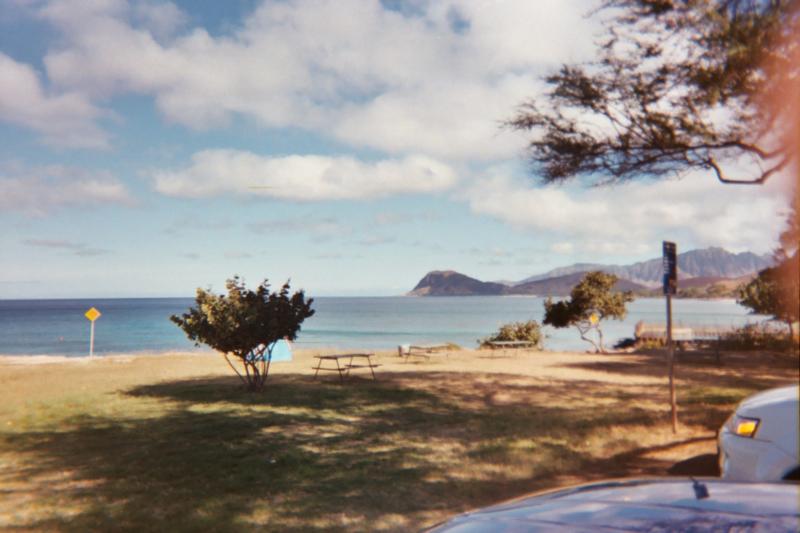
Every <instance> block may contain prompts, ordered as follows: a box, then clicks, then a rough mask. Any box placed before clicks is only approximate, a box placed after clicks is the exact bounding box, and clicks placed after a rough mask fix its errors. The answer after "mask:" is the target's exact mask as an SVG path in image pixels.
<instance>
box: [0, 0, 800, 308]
mask: <svg viewBox="0 0 800 533" xmlns="http://www.w3.org/2000/svg"><path fill="white" fill-rule="evenodd" d="M593 5H594V4H593V3H592V2H587V1H567V0H558V1H556V0H542V1H537V2H528V1H508V2H497V3H491V5H489V3H487V2H485V1H481V0H438V1H425V0H409V1H407V2H403V1H400V0H397V1H388V0H387V1H384V2H370V1H368V0H331V1H325V0H316V1H303V0H297V1H290V0H287V1H264V2H260V1H254V0H238V1H226V2H218V1H211V0H204V1H189V0H186V1H182V2H175V3H171V2H156V1H151V0H143V1H131V2H125V1H122V0H53V1H45V0H0V140H1V141H2V142H0V223H2V227H3V228H4V231H3V232H2V233H0V250H2V252H0V298H44V297H81V296H85V297H114V296H188V295H191V294H193V291H194V288H195V287H198V286H203V287H208V286H212V287H214V288H216V289H220V288H221V287H222V286H223V283H224V280H225V279H226V278H227V277H230V276H231V275H233V274H240V275H242V276H244V277H245V278H246V279H247V280H248V281H250V282H257V281H260V280H261V279H263V278H265V277H268V278H270V279H271V280H273V281H274V282H275V283H276V284H277V283H280V282H282V281H283V280H284V279H286V278H289V277H291V278H292V281H293V285H294V286H296V287H302V288H305V289H306V290H307V291H308V292H309V293H311V294H312V295H385V294H401V293H403V292H405V291H407V290H409V289H410V288H412V287H413V285H414V284H415V283H416V282H417V280H418V279H419V278H420V277H422V276H423V275H424V274H425V273H426V272H427V271H429V270H434V269H455V270H459V271H461V272H464V273H466V274H468V275H471V276H474V277H478V278H480V279H485V280H495V279H521V278H524V277H527V276H529V275H532V274H535V273H540V272H543V271H546V270H548V269H550V268H553V267H557V266H562V265H566V264H571V263H574V262H584V261H591V262H609V263H628V262H632V261H636V260H642V259H648V258H651V257H656V256H658V255H659V253H660V246H661V241H662V240H663V239H671V240H675V241H677V242H678V246H679V250H689V249H692V248H698V247H704V246H723V247H725V248H727V249H729V250H732V251H742V250H752V251H755V252H759V253H764V252H769V251H771V250H772V248H773V247H774V246H775V243H776V236H777V234H778V233H779V232H780V228H781V226H782V224H783V220H784V218H785V209H786V202H785V198H784V195H785V191H786V188H787V186H788V185H787V183H788V179H787V178H786V177H780V176H779V177H777V178H775V179H773V180H771V181H770V183H769V184H768V185H767V186H765V187H760V188H747V189H743V188H738V187H725V186H722V185H719V184H718V183H717V182H715V181H714V179H713V176H710V175H703V174H695V175H690V176H687V177H685V178H684V179H682V180H679V181H678V180H669V181H661V182H649V181H643V182H639V183H633V184H629V185H625V186H622V187H615V188H603V189H596V188H594V189H592V188H590V189H585V188H581V187H580V186H579V185H577V184H574V185H570V186H567V187H542V186H540V185H539V184H538V183H537V182H536V180H535V177H534V176H531V175H530V173H529V170H528V168H527V167H526V163H525V158H524V146H525V138H524V136H522V135H520V134H518V133H514V132H510V131H508V130H504V129H503V128H501V127H500V126H499V124H500V123H501V122H502V121H503V120H504V119H508V118H509V117H510V116H511V115H513V113H514V110H515V107H516V106H517V105H518V104H519V103H520V102H521V101H523V100H524V99H526V98H528V97H530V96H535V95H536V94H538V93H539V92H540V91H541V90H542V83H541V81H540V80H541V76H542V75H544V74H546V73H548V72H550V71H552V70H553V69H555V68H557V67H558V66H559V65H560V64H561V63H563V62H574V61H583V60H588V59H590V58H591V57H592V53H593V44H592V43H593V39H594V38H595V36H596V35H597V32H598V23H597V21H596V20H595V19H593V18H590V17H586V16H585V14H586V13H588V12H589V11H590V10H591V8H592V6H593Z"/></svg>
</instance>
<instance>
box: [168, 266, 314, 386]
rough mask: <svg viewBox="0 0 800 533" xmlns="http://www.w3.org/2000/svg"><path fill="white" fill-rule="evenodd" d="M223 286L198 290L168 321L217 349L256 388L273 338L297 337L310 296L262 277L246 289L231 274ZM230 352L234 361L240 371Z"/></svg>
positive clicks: (269, 358)
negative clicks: (273, 287) (274, 287)
mask: <svg viewBox="0 0 800 533" xmlns="http://www.w3.org/2000/svg"><path fill="white" fill-rule="evenodd" d="M225 287H226V288H227V289H228V294H227V295H224V294H221V295H216V294H213V293H211V292H210V291H205V290H203V289H197V295H196V297H195V302H196V304H197V307H191V308H189V312H188V313H184V314H183V315H180V316H178V315H173V316H171V317H170V320H171V321H172V322H174V323H175V324H177V325H178V327H180V328H181V329H182V330H183V331H184V333H186V336H187V337H189V339H190V340H192V341H194V343H195V345H196V346H199V345H200V344H201V343H202V344H206V345H208V346H210V347H211V348H213V349H215V350H218V351H220V352H222V355H223V356H224V357H225V360H226V361H227V362H228V365H229V366H230V367H231V368H232V369H233V371H234V372H236V375H237V376H239V379H241V380H242V382H243V383H244V384H245V385H246V386H247V388H248V389H250V390H261V389H263V388H264V382H265V381H266V379H267V375H268V374H269V367H270V363H271V361H272V349H273V347H274V346H275V342H276V341H278V340H280V339H289V340H294V339H295V338H297V333H298V332H299V331H300V325H301V324H302V323H303V320H305V319H306V318H308V317H310V316H311V315H313V314H314V310H313V309H311V304H312V302H313V301H314V300H313V299H308V300H306V298H305V294H304V293H303V291H298V292H295V293H294V294H292V295H291V296H290V295H289V282H288V281H287V282H286V283H285V284H284V285H283V286H282V287H281V289H280V290H279V291H277V292H270V291H269V283H268V282H267V280H264V281H263V282H262V283H261V285H259V286H258V288H257V289H256V290H255V291H251V290H248V289H247V288H245V285H244V281H242V280H241V279H240V278H239V277H238V276H234V277H233V279H229V280H228V281H227V282H226V283H225ZM229 355H233V356H234V357H236V358H237V359H238V360H239V362H240V363H241V367H242V371H239V369H237V368H236V366H235V365H234V364H233V362H232V361H231V359H230V357H229Z"/></svg>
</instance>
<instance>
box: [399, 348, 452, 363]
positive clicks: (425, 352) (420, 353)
mask: <svg viewBox="0 0 800 533" xmlns="http://www.w3.org/2000/svg"><path fill="white" fill-rule="evenodd" d="M449 351H450V345H449V344H412V345H410V346H408V349H407V350H405V352H403V351H402V350H401V351H400V355H401V357H402V356H404V357H405V358H406V361H408V358H409V357H424V358H426V359H430V357H431V355H433V354H436V353H444V354H445V355H447V357H448V358H449V357H450V355H449V354H448V352H449Z"/></svg>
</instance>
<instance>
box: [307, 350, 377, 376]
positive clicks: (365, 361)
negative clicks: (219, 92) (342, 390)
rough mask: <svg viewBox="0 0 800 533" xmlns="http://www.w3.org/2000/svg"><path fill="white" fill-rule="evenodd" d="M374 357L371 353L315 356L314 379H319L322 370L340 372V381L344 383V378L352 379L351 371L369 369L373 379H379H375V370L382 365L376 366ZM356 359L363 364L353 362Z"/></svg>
mask: <svg viewBox="0 0 800 533" xmlns="http://www.w3.org/2000/svg"><path fill="white" fill-rule="evenodd" d="M374 355H375V354H374V353H371V352H365V353H340V354H329V355H315V356H314V357H315V358H316V359H317V366H316V367H312V370H314V379H317V375H318V374H319V371H320V370H327V371H331V372H338V373H339V381H340V382H342V383H344V378H345V377H350V371H351V370H354V369H358V368H369V370H370V372H372V379H377V378H376V377H375V369H376V368H377V367H379V366H381V365H379V364H375V363H374V362H373V361H372V357H373V356H374ZM355 359H360V360H362V362H360V363H354V362H353V361H354V360H355ZM323 363H325V366H323ZM334 365H335V366H334Z"/></svg>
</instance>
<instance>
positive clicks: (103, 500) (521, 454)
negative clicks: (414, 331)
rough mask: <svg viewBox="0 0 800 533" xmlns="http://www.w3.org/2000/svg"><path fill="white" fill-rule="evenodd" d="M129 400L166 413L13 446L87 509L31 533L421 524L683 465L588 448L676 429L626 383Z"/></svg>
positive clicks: (272, 390)
mask: <svg viewBox="0 0 800 533" xmlns="http://www.w3.org/2000/svg"><path fill="white" fill-rule="evenodd" d="M125 398H126V401H131V402H135V401H138V400H141V399H147V400H148V401H152V400H154V399H155V400H158V401H159V402H162V404H163V406H164V411H163V412H162V413H160V414H158V415H157V416H153V417H151V418H132V419H122V420H118V419H109V418H97V417H87V416H82V417H80V418H75V419H72V420H68V421H66V422H67V424H66V426H67V427H68V429H66V430H63V431H55V430H54V431H40V432H27V433H25V432H23V433H12V434H5V435H4V436H3V437H2V439H3V443H2V444H3V445H4V447H6V448H10V449H13V450H16V451H19V452H22V453H27V454H30V455H31V456H32V457H33V458H34V460H32V461H30V462H29V463H28V465H27V467H25V469H24V470H20V471H18V472H16V475H17V476H18V477H19V479H37V478H45V479H46V478H47V477H48V476H52V475H53V473H54V472H62V471H67V472H70V473H71V477H70V482H69V483H68V484H64V485H63V486H61V487H59V488H58V489H57V491H56V492H57V494H56V493H53V494H47V495H46V496H45V499H46V500H48V501H46V502H44V504H49V505H66V506H67V507H70V506H77V509H78V510H77V511H76V512H75V513H74V514H72V515H71V516H70V517H69V518H62V517H57V518H48V519H43V520H41V521H39V522H38V523H33V524H25V526H26V528H35V529H58V530H71V531H86V530H170V531H191V530H215V531H239V530H250V529H253V528H255V527H261V528H266V529H268V530H280V531H313V530H343V531H344V530H347V531H352V530H382V529H383V530H390V529H395V530H409V529H417V528H419V527H421V526H423V525H425V523H426V521H428V522H429V521H430V516H434V515H436V513H439V515H441V514H449V513H452V512H457V511H462V510H464V509H466V508H469V507H474V506H479V505H486V504H488V503H491V502H494V501H497V500H501V499H505V498H509V497H512V496H516V495H518V494H520V493H524V492H527V491H531V490H535V489H540V488H546V487H550V486H552V485H553V483H554V482H555V480H557V479H558V478H559V477H560V476H563V475H564V474H565V473H574V474H576V475H578V476H582V477H583V478H585V479H595V478H601V477H608V476H609V475H614V476H616V475H626V474H631V473H634V474H657V473H664V472H665V471H666V469H667V468H668V467H669V464H667V463H665V462H663V461H658V460H655V459H645V458H644V455H645V454H646V453H647V452H649V451H652V448H645V447H641V446H636V445H635V444H633V445H631V446H629V447H630V448H631V450H630V451H628V452H626V453H624V454H618V455H616V456H614V457H612V458H611V459H598V458H597V457H592V456H591V454H588V453H587V451H586V450H584V449H582V448H581V446H580V443H581V442H583V441H584V439H586V438H588V437H590V436H592V435H595V434H598V433H603V432H606V431H607V429H608V428H610V427H614V428H617V429H618V430H619V428H625V427H626V426H631V427H632V426H642V425H653V424H657V423H660V422H661V421H660V419H657V417H659V416H660V414H658V413H653V412H652V411H647V410H644V409H640V408H637V407H635V406H633V405H631V402H630V392H628V391H626V390H625V389H624V388H622V387H615V386H613V385H607V384H606V385H601V386H599V385H598V384H597V383H595V382H583V381H570V382H568V383H567V382H555V381H549V382H546V383H544V382H536V381H535V380H528V381H527V382H522V381H515V380H513V379H510V378H509V377H508V376H500V375H496V376H493V375H489V376H487V375H481V376H476V375H467V374H457V373H436V372H431V373H423V372H414V373H406V374H394V375H393V377H392V379H391V380H385V381H378V382H372V381H363V380H358V381H353V382H350V383H347V384H345V385H339V384H334V383H321V382H315V381H313V380H312V379H311V378H310V377H309V376H301V375H281V376H276V377H275V378H274V379H273V378H271V381H270V382H269V383H268V385H267V388H266V390H265V391H264V392H263V393H262V394H252V393H247V392H245V391H243V390H242V389H241V388H240V387H238V386H237V381H236V380H235V378H230V379H229V378H218V379H206V380H186V381H176V382H167V383H161V384H156V385H148V386H142V387H137V388H135V389H133V390H130V391H127V392H126V393H125ZM595 399H597V400H603V401H604V402H605V403H604V404H603V405H604V406H605V407H604V408H602V409H598V408H596V407H594V406H593V405H592V403H593V400H595ZM570 402H573V403H574V402H582V403H579V405H577V406H576V405H571V404H570ZM498 468H499V469H501V470H502V469H503V468H506V471H505V473H503V472H500V473H499V472H498V471H497V469H498ZM509 468H510V469H511V470H514V469H517V468H519V469H521V470H522V471H526V470H525V469H527V473H526V474H524V475H514V476H509V475H508V473H507V470H508V469H509Z"/></svg>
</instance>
